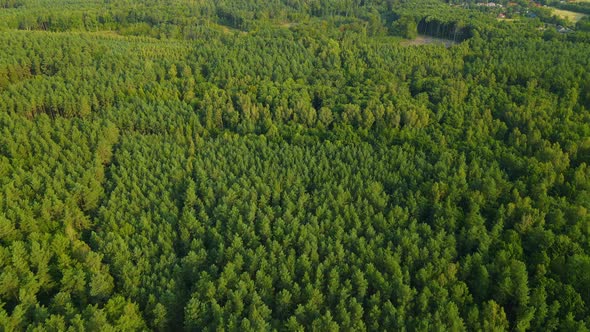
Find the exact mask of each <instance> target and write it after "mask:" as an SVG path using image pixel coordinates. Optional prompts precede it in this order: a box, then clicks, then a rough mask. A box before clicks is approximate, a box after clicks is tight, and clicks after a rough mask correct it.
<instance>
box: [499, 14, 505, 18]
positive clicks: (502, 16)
mask: <svg viewBox="0 0 590 332" xmlns="http://www.w3.org/2000/svg"><path fill="white" fill-rule="evenodd" d="M498 18H506V14H504V13H500V14H498Z"/></svg>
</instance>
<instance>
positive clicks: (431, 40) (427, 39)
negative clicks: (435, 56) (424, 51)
mask: <svg viewBox="0 0 590 332" xmlns="http://www.w3.org/2000/svg"><path fill="white" fill-rule="evenodd" d="M456 43H457V42H455V41H452V40H450V39H443V38H436V37H431V36H427V35H418V37H416V38H415V39H412V40H406V41H403V42H401V44H402V45H404V46H421V45H430V44H443V45H445V47H451V46H453V45H455V44H456Z"/></svg>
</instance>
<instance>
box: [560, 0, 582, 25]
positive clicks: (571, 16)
mask: <svg viewBox="0 0 590 332" xmlns="http://www.w3.org/2000/svg"><path fill="white" fill-rule="evenodd" d="M586 1H590V0H586ZM553 12H554V13H555V15H557V16H559V17H562V18H566V19H568V20H570V21H572V22H574V23H576V22H578V21H579V20H581V19H582V18H583V17H585V16H588V15H586V14H582V13H576V12H572V11H569V10H562V9H553Z"/></svg>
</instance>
